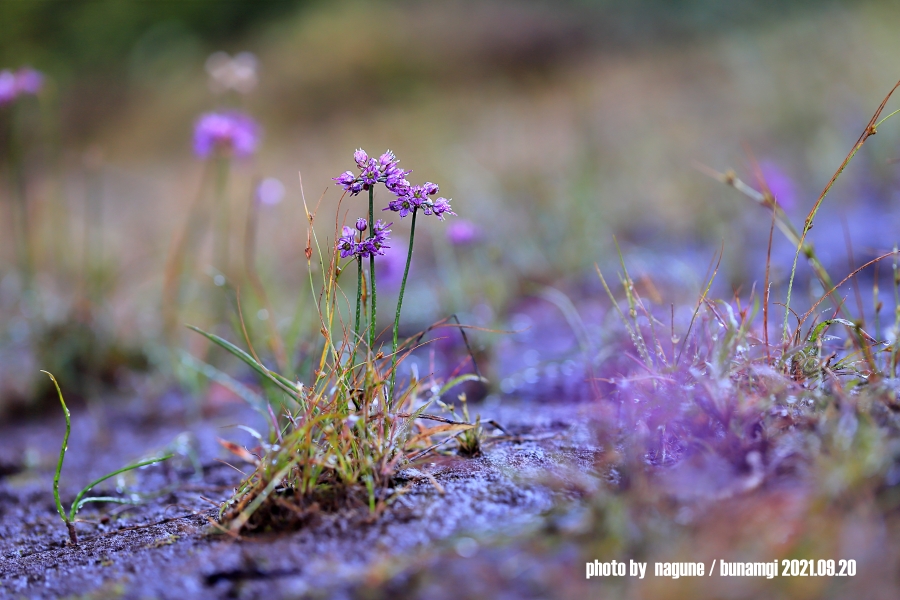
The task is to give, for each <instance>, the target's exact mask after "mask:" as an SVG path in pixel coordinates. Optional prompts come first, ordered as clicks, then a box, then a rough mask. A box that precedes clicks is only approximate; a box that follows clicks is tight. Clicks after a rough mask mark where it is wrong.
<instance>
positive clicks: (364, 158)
mask: <svg viewBox="0 0 900 600" xmlns="http://www.w3.org/2000/svg"><path fill="white" fill-rule="evenodd" d="M353 160H355V161H356V166H357V167H359V168H360V169H365V168H366V166H367V165H368V164H369V155H368V154H366V151H365V150H363V149H362V148H360V149H359V150H357V151H356V152H354V153H353Z"/></svg>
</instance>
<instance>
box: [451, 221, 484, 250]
mask: <svg viewBox="0 0 900 600" xmlns="http://www.w3.org/2000/svg"><path fill="white" fill-rule="evenodd" d="M480 239H481V228H480V227H479V226H478V225H476V224H475V223H473V222H472V221H467V220H466V219H460V220H457V221H454V222H452V223H450V225H448V226H447V240H448V241H449V242H450V243H451V244H453V245H454V246H467V245H469V244H474V243H475V242H477V241H479V240H480Z"/></svg>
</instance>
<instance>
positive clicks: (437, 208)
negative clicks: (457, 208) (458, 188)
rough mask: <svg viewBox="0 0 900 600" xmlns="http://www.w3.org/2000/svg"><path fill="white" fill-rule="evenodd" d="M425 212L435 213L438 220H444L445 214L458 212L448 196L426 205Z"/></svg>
mask: <svg viewBox="0 0 900 600" xmlns="http://www.w3.org/2000/svg"><path fill="white" fill-rule="evenodd" d="M425 214H426V215H431V214H433V215H434V216H436V217H437V218H438V220H440V221H443V220H444V215H453V216H454V217H455V216H456V213H455V212H453V210H452V209H451V208H450V201H449V200H448V199H447V198H438V199H437V200H435V201H434V204H432V205H430V206H426V207H425Z"/></svg>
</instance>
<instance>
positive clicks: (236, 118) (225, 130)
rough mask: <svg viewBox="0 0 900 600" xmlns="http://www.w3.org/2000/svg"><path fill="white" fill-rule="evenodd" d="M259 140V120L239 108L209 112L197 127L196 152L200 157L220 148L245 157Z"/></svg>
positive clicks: (195, 134)
mask: <svg viewBox="0 0 900 600" xmlns="http://www.w3.org/2000/svg"><path fill="white" fill-rule="evenodd" d="M258 142H259V126H258V125H257V124H256V121H254V120H253V119H252V118H251V117H250V116H248V115H246V114H244V113H242V112H238V111H228V112H221V113H206V114H205V115H203V116H201V117H200V119H199V120H198V121H197V124H196V126H195V127H194V153H195V154H197V156H199V157H200V158H207V157H208V156H210V155H211V154H213V152H215V151H219V150H222V151H230V152H231V153H233V154H234V156H236V157H238V158H244V157H247V156H250V155H251V154H253V153H254V152H255V151H256V146H257V143H258Z"/></svg>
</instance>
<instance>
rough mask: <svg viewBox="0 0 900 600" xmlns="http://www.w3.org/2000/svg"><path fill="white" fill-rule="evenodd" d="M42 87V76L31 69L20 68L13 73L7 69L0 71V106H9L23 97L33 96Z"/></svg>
mask: <svg viewBox="0 0 900 600" xmlns="http://www.w3.org/2000/svg"><path fill="white" fill-rule="evenodd" d="M43 87H44V76H43V75H42V74H41V72H40V71H36V70H34V69H32V68H31V67H22V68H21V69H19V70H18V71H16V72H15V73H13V72H12V71H10V70H9V69H3V70H2V71H0V106H2V105H4V104H10V103H12V102H14V101H15V100H16V99H17V98H19V97H20V96H24V95H30V96H34V95H36V94H38V93H39V92H40V91H41V88H43Z"/></svg>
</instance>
